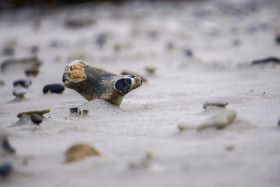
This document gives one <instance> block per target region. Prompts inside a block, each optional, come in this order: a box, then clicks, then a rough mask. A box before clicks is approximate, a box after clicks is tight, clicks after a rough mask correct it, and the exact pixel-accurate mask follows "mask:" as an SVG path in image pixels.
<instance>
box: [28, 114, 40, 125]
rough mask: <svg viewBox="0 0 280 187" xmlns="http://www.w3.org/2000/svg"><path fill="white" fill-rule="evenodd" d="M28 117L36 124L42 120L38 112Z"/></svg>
mask: <svg viewBox="0 0 280 187" xmlns="http://www.w3.org/2000/svg"><path fill="white" fill-rule="evenodd" d="M30 119H31V121H32V122H33V123H35V124H36V125H39V124H40V123H42V121H43V116H42V115H39V114H32V115H31V116H30Z"/></svg>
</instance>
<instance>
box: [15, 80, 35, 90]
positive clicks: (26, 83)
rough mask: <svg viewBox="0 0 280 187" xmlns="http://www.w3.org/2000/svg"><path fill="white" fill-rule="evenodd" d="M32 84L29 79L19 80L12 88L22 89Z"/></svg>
mask: <svg viewBox="0 0 280 187" xmlns="http://www.w3.org/2000/svg"><path fill="white" fill-rule="evenodd" d="M31 84H32V81H31V80H29V79H20V80H16V81H14V87H16V86H22V87H24V88H28V87H29V86H30V85H31Z"/></svg>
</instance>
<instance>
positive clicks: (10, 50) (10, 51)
mask: <svg viewBox="0 0 280 187" xmlns="http://www.w3.org/2000/svg"><path fill="white" fill-rule="evenodd" d="M2 53H3V55H6V56H12V55H14V54H15V49H14V48H13V47H5V48H4V49H3V51H2Z"/></svg>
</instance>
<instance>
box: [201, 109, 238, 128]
mask: <svg viewBox="0 0 280 187" xmlns="http://www.w3.org/2000/svg"><path fill="white" fill-rule="evenodd" d="M236 115H237V114H236V112H235V111H233V110H226V111H223V112H220V113H218V114H216V115H214V116H212V117H210V118H208V119H207V120H205V121H204V122H202V123H201V124H200V125H199V126H198V127H197V130H203V129H206V128H210V127H215V128H218V129H222V128H225V127H226V126H228V125H230V124H231V123H232V122H233V121H234V120H235V118H236Z"/></svg>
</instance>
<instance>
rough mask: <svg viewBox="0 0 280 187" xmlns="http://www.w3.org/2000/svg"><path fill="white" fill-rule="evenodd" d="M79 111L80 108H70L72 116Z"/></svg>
mask: <svg viewBox="0 0 280 187" xmlns="http://www.w3.org/2000/svg"><path fill="white" fill-rule="evenodd" d="M78 111H79V108H78V107H74V108H70V114H77V113H78Z"/></svg>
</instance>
